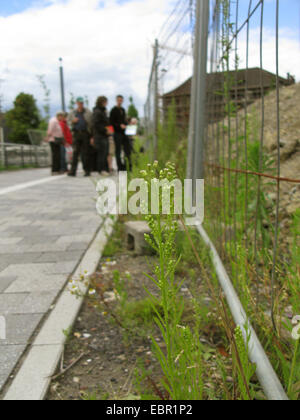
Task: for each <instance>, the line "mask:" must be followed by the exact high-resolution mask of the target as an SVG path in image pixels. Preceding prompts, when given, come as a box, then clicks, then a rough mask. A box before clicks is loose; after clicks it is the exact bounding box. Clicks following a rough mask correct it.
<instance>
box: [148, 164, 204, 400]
mask: <svg viewBox="0 0 300 420" xmlns="http://www.w3.org/2000/svg"><path fill="white" fill-rule="evenodd" d="M141 175H142V176H143V178H144V179H145V181H146V182H147V183H148V186H149V188H150V187H151V181H152V180H153V179H157V181H160V180H162V179H167V180H168V181H170V182H171V181H173V180H174V179H176V177H177V175H176V170H175V166H174V165H173V164H171V163H167V164H166V168H165V169H163V170H161V171H159V169H158V162H154V164H153V165H151V164H149V165H148V167H147V170H145V171H142V172H141ZM173 194H174V193H173V192H171V200H172V199H173V201H174V196H173ZM173 201H171V202H172V203H173ZM159 202H160V211H159V214H157V215H150V216H147V217H146V220H147V222H148V224H149V226H150V228H151V235H145V239H146V241H147V242H148V244H149V245H150V246H151V247H152V248H153V249H154V250H155V251H156V252H157V253H158V256H159V263H158V265H157V266H156V267H155V270H154V275H153V276H148V277H149V278H150V279H151V280H152V281H153V283H154V284H155V285H156V286H157V288H158V290H159V293H160V298H157V297H156V296H155V295H154V294H152V293H151V292H149V291H148V290H147V293H148V294H149V296H150V300H151V302H152V306H153V309H154V313H155V315H156V323H157V325H158V327H159V329H160V331H161V334H162V336H163V340H164V342H165V345H166V353H164V352H163V351H162V349H161V347H160V346H159V344H158V343H157V342H156V340H155V339H154V338H153V337H152V341H153V346H154V350H155V355H156V357H157V359H158V361H159V363H160V365H161V368H162V371H163V373H164V376H165V378H164V379H163V386H164V388H165V390H166V391H167V393H168V394H169V397H170V399H172V400H200V399H202V398H203V381H202V374H203V372H202V349H201V344H200V340H199V336H198V332H197V331H192V330H191V328H190V327H188V326H184V325H181V321H182V314H183V311H184V302H183V299H182V298H181V297H180V296H179V291H180V289H181V286H182V284H178V283H177V282H176V279H175V271H176V268H177V266H178V264H179V262H180V257H178V255H176V247H175V240H176V235H177V231H178V221H177V220H176V218H175V216H174V207H173V209H172V211H171V212H170V214H167V215H163V214H162V197H161V194H160V199H159ZM160 300H161V301H160ZM158 303H159V304H160V305H161V306H162V311H161V312H159V311H158V309H157V308H158Z"/></svg>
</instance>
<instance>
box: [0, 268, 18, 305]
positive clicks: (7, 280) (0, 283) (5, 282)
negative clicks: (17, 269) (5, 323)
mask: <svg viewBox="0 0 300 420" xmlns="http://www.w3.org/2000/svg"><path fill="white" fill-rule="evenodd" d="M16 279H17V277H15V276H10V277H0V293H3V292H4V291H5V290H6V289H7V288H8V287H9V286H10V285H11V284H12V283H13V282H14V281H15V280H16ZM0 296H1V295H0ZM0 312H1V306H0Z"/></svg>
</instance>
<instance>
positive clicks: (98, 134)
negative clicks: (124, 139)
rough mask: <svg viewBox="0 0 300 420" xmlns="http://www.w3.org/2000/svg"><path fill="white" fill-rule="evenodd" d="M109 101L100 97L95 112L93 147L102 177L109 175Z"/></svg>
mask: <svg viewBox="0 0 300 420" xmlns="http://www.w3.org/2000/svg"><path fill="white" fill-rule="evenodd" d="M107 104H108V99H107V98H106V97H105V96H100V97H99V98H98V99H97V102H96V107H95V108H94V111H93V135H94V138H93V142H92V143H93V145H94V147H95V148H96V150H97V170H98V172H99V173H100V174H101V175H105V176H106V175H108V173H107V157H108V148H109V132H108V127H109V118H108V115H107V109H106V107H107Z"/></svg>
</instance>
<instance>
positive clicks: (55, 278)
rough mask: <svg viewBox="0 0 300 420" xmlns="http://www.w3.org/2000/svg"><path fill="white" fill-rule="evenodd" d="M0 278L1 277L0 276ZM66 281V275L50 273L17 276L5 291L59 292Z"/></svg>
mask: <svg viewBox="0 0 300 420" xmlns="http://www.w3.org/2000/svg"><path fill="white" fill-rule="evenodd" d="M0 279H1V277H0ZM66 282H67V276H66V275H65V274H62V275H52V276H50V275H49V276H46V275H43V276H40V277H39V278H32V277H30V276H29V277H23V278H18V279H17V280H15V281H14V282H13V284H12V285H11V286H9V287H8V288H7V289H6V290H5V293H26V292H28V293H33V292H42V291H43V292H50V291H56V292H57V293H59V292H60V291H61V289H62V288H63V287H64V285H65V284H66Z"/></svg>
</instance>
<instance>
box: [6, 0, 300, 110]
mask: <svg viewBox="0 0 300 420" xmlns="http://www.w3.org/2000/svg"><path fill="white" fill-rule="evenodd" d="M186 1H187V3H188V1H189V0H186ZM174 2H175V0H0V80H1V82H0V94H2V96H3V106H4V108H5V109H8V108H9V107H11V106H12V102H13V100H14V98H15V97H16V95H17V94H18V93H19V92H26V93H31V94H33V95H34V96H35V98H36V99H37V101H38V105H39V106H40V107H41V106H42V104H43V91H42V89H41V86H40V84H39V82H38V80H37V75H42V74H44V75H45V81H46V83H47V85H48V87H49V88H50V89H51V105H52V107H51V111H52V113H54V112H56V111H57V110H58V109H59V108H61V105H60V91H59V73H58V66H59V63H58V59H59V57H63V59H64V72H65V84H66V102H67V103H68V102H69V98H70V92H72V93H73V94H74V95H75V96H84V95H87V96H88V97H89V99H90V107H92V106H93V104H94V102H95V100H96V97H97V96H99V95H103V94H104V95H106V96H108V97H109V100H110V106H112V105H113V104H114V98H115V96H116V95H117V94H123V95H124V96H125V97H126V99H127V103H128V98H129V96H131V95H132V96H133V97H134V101H135V103H136V105H137V107H138V109H139V111H140V112H141V113H142V109H143V104H144V103H145V100H146V96H147V85H148V79H149V74H150V68H151V63H152V54H153V53H152V45H153V43H154V39H155V37H156V36H157V34H158V33H159V31H160V29H161V26H162V24H163V23H164V22H165V20H166V18H167V17H168V15H169V13H170V11H171V10H172V8H173V6H174ZM275 2H276V0H265V19H264V25H265V28H264V51H265V54H264V58H265V62H264V66H265V67H266V68H267V69H268V70H271V71H272V70H274V45H275V44H274V30H273V28H274V19H275V14H274V11H275V7H274V5H275ZM256 3H257V0H253V4H256ZM248 4H249V0H240V16H241V20H242V19H243V16H246V14H247V5H248ZM258 25H259V14H257V15H256V16H255V17H254V18H253V20H252V23H251V49H250V56H251V59H250V61H251V63H250V64H253V65H257V64H258V63H257V56H258V54H257V51H258V45H259V32H258ZM299 26H300V0H280V36H281V38H280V46H281V60H280V71H281V74H283V75H285V74H286V72H288V71H289V72H290V73H292V74H295V75H296V77H297V79H298V80H299V81H300V47H299V45H300V32H299ZM243 42H244V40H243V35H241V43H240V47H241V51H243V50H244V49H245V48H244V45H243ZM170 43H171V44H172V39H171V40H170ZM175 46H176V45H175ZM241 61H243V52H241ZM172 70H173V75H171V73H172V72H170V73H169V74H170V76H168V74H167V76H166V77H165V79H166V83H165V89H166V90H168V88H171V84H170V83H169V82H170V81H171V80H172V83H173V84H174V83H175V84H176V83H179V82H180V81H182V80H181V78H182V77H187V75H188V71H189V70H186V72H185V74H184V75H180V74H178V73H179V72H178V71H177V69H176V68H175V69H174V68H173V69H172ZM176 72H177V75H176V77H174V74H175V73H176ZM181 76H182V77H181ZM168 77H169V80H168ZM173 87H175V86H172V88H173Z"/></svg>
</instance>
